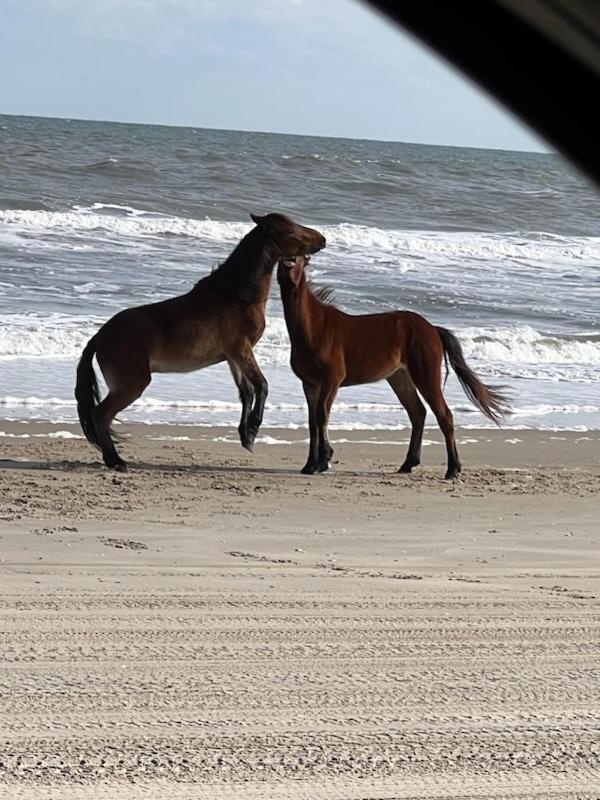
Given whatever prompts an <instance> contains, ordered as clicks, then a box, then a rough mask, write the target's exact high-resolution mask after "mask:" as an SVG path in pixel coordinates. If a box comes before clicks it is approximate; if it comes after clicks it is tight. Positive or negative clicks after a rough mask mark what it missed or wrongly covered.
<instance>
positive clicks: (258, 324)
mask: <svg viewBox="0 0 600 800" xmlns="http://www.w3.org/2000/svg"><path fill="white" fill-rule="evenodd" d="M250 216H251V218H252V220H253V221H254V223H255V227H253V228H252V230H251V231H250V232H249V233H248V234H247V235H246V236H244V238H243V239H242V240H241V241H240V242H239V243H238V245H237V246H236V248H235V249H234V250H233V252H232V253H231V255H230V256H229V257H228V258H227V260H226V261H224V262H223V263H222V264H221V265H220V266H219V267H218V268H217V269H215V270H214V271H213V272H211V273H210V274H209V275H207V276H205V277H204V278H202V279H201V280H200V281H198V283H196V285H195V286H194V287H193V288H192V289H191V290H190V291H189V292H187V294H184V295H180V296H179V297H173V298H170V299H168V300H162V301H161V302H158V303H151V304H149V305H143V306H137V307H135V308H127V309H125V310H124V311H120V312H119V313H118V314H116V315H115V316H114V317H112V319H110V320H108V322H106V323H105V324H104V325H103V326H102V327H101V328H100V330H99V331H98V332H97V333H96V334H95V335H94V336H93V337H92V338H91V339H90V341H89V342H88V344H87V345H86V347H85V349H84V351H83V354H82V356H81V360H80V362H79V365H78V367H77V384H76V387H75V397H76V399H77V411H78V414H79V420H80V422H81V427H82V428H83V432H84V434H85V436H86V438H87V439H88V441H89V442H91V443H92V444H93V445H94V446H96V447H97V448H98V449H99V450H101V451H102V457H103V459H104V463H105V464H106V466H107V467H109V468H113V469H116V470H117V471H119V472H126V471H127V464H126V462H125V461H123V459H122V458H121V457H120V456H119V454H118V453H117V451H116V449H115V445H114V441H113V437H114V433H113V431H112V430H111V428H110V426H111V423H112V421H113V419H114V418H115V416H116V414H118V413H119V412H120V411H122V410H123V409H124V408H127V406H129V405H131V404H132V403H133V402H134V401H135V400H137V399H138V397H140V395H141V394H142V392H143V391H144V390H145V389H146V387H147V386H148V385H149V383H150V381H151V376H152V374H153V373H155V372H191V371H194V370H198V369H202V368H203V367H208V366H209V365H211V364H217V363H219V362H222V361H227V363H228V364H229V368H230V370H231V374H232V376H233V379H234V381H235V383H236V385H237V387H238V391H239V396H240V400H241V403H242V416H241V421H240V425H239V428H238V431H239V435H240V440H241V443H242V446H243V447H245V448H246V449H247V450H250V451H252V449H253V445H254V439H255V438H256V434H257V432H258V429H259V427H260V424H261V422H262V417H263V411H264V406H265V400H266V397H267V392H268V385H267V381H266V379H265V377H264V375H263V374H262V372H261V371H260V369H259V367H258V364H257V363H256V360H255V358H254V354H253V352H252V348H253V347H254V345H255V344H256V343H257V342H258V340H259V339H260V337H261V336H262V333H263V331H264V329H265V305H266V302H267V297H268V295H269V289H270V287H271V279H272V275H273V269H274V267H275V264H276V263H277V261H278V260H279V259H280V258H281V257H293V256H296V255H303V254H309V253H316V252H317V251H318V250H320V249H321V248H323V247H325V237H324V236H322V235H321V234H320V233H319V232H318V231H316V230H314V229H312V228H306V227H304V226H302V225H298V224H297V223H296V222H294V221H293V220H291V219H290V218H289V217H286V216H284V215H283V214H267V215H265V216H257V215H255V214H251V215H250ZM94 355H95V356H96V359H97V361H98V365H99V367H100V369H101V370H102V374H103V375H104V379H105V381H106V385H107V387H108V394H107V395H106V397H105V398H104V399H103V400H102V401H100V394H99V389H98V383H97V379H96V374H95V372H94V367H93V364H92V359H93V357H94Z"/></svg>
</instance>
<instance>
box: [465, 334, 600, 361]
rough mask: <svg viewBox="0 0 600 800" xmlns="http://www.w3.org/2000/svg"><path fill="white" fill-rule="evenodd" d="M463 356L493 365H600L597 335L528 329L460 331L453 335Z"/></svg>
mask: <svg viewBox="0 0 600 800" xmlns="http://www.w3.org/2000/svg"><path fill="white" fill-rule="evenodd" d="M456 333H457V335H458V337H459V339H460V341H461V344H462V346H463V349H464V351H465V355H466V356H467V357H468V358H477V359H479V360H480V361H485V362H489V363H491V364H493V363H494V362H497V361H504V362H511V363H512V364H540V363H544V364H585V365H600V337H599V336H598V334H588V335H585V334H579V335H577V336H568V337H564V336H562V337H561V336H550V335H544V334H542V333H539V332H538V331H536V330H535V329H534V328H532V327H530V326H529V325H515V326H511V327H506V328H500V327H498V328H463V329H460V330H457V331H456Z"/></svg>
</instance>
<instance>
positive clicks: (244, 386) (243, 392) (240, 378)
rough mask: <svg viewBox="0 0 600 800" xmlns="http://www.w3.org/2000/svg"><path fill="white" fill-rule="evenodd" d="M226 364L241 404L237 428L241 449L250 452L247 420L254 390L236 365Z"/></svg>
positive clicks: (250, 445) (250, 443)
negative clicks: (240, 414) (243, 448)
mask: <svg viewBox="0 0 600 800" xmlns="http://www.w3.org/2000/svg"><path fill="white" fill-rule="evenodd" d="M228 363H229V369H230V370H231V374H232V376H233V380H234V381H235V385H236V386H237V388H238V392H239V395H240V402H241V404H242V416H241V419H240V424H239V426H238V433H239V435H240V442H241V443H242V447H245V448H246V449H247V450H250V451H251V450H252V442H251V441H250V440H249V436H248V419H249V417H250V412H251V411H252V404H253V403H254V389H253V388H252V384H251V383H250V381H248V380H247V379H246V378H245V376H244V375H243V374H242V371H241V369H240V368H239V367H238V365H237V364H236V363H235V362H233V361H228ZM252 441H254V439H252Z"/></svg>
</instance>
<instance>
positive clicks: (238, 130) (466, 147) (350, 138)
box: [0, 111, 558, 155]
mask: <svg viewBox="0 0 600 800" xmlns="http://www.w3.org/2000/svg"><path fill="white" fill-rule="evenodd" d="M0 116H2V117H23V118H26V119H51V120H61V121H63V122H89V123H97V124H109V125H139V126H141V127H156V128H184V129H188V130H195V129H198V130H203V131H223V132H229V133H257V134H260V135H264V136H269V135H274V136H294V137H302V138H307V139H340V140H346V141H351V142H381V143H384V144H404V145H411V146H416V147H451V148H455V149H457V150H493V151H500V152H506V153H534V154H537V155H558V153H557V152H556V151H555V150H552V149H548V150H523V149H517V150H515V149H512V148H510V147H504V146H489V145H488V146H486V147H483V146H481V145H468V144H465V145H462V144H442V143H439V142H411V141H402V140H400V139H383V138H373V137H358V136H342V135H340V134H320V133H290V132H289V131H267V130H261V129H257V128H221V127H213V126H207V125H193V124H185V125H184V124H181V123H174V122H132V121H127V120H117V119H96V118H91V117H71V116H69V117H61V116H53V115H49V114H14V113H7V112H2V111H0ZM541 144H543V142H540V145H541Z"/></svg>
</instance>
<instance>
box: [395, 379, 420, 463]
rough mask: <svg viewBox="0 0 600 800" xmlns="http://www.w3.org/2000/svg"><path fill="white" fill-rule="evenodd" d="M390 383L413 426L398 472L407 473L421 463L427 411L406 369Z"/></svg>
mask: <svg viewBox="0 0 600 800" xmlns="http://www.w3.org/2000/svg"><path fill="white" fill-rule="evenodd" d="M388 383H389V385H390V386H391V387H392V389H393V391H394V394H395V395H396V397H397V398H398V400H399V401H400V402H401V403H402V405H403V406H404V408H405V409H406V412H407V414H408V418H409V419H410V423H411V426H412V431H411V435H410V444H409V446H408V452H407V454H406V458H405V459H404V463H403V464H402V466H401V467H400V469H399V470H398V472H404V473H407V472H411V471H412V469H413V467H417V466H418V465H419V464H420V463H421V443H422V441H423V428H424V426H425V417H426V415H427V411H426V410H425V406H424V405H423V403H422V402H421V399H420V397H419V395H418V394H417V390H416V389H415V385H414V383H413V382H412V380H411V378H410V376H409V374H408V373H407V372H406V370H405V369H404V368H401V369H399V370H398V371H397V372H394V374H393V375H391V376H390V377H389V378H388Z"/></svg>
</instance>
